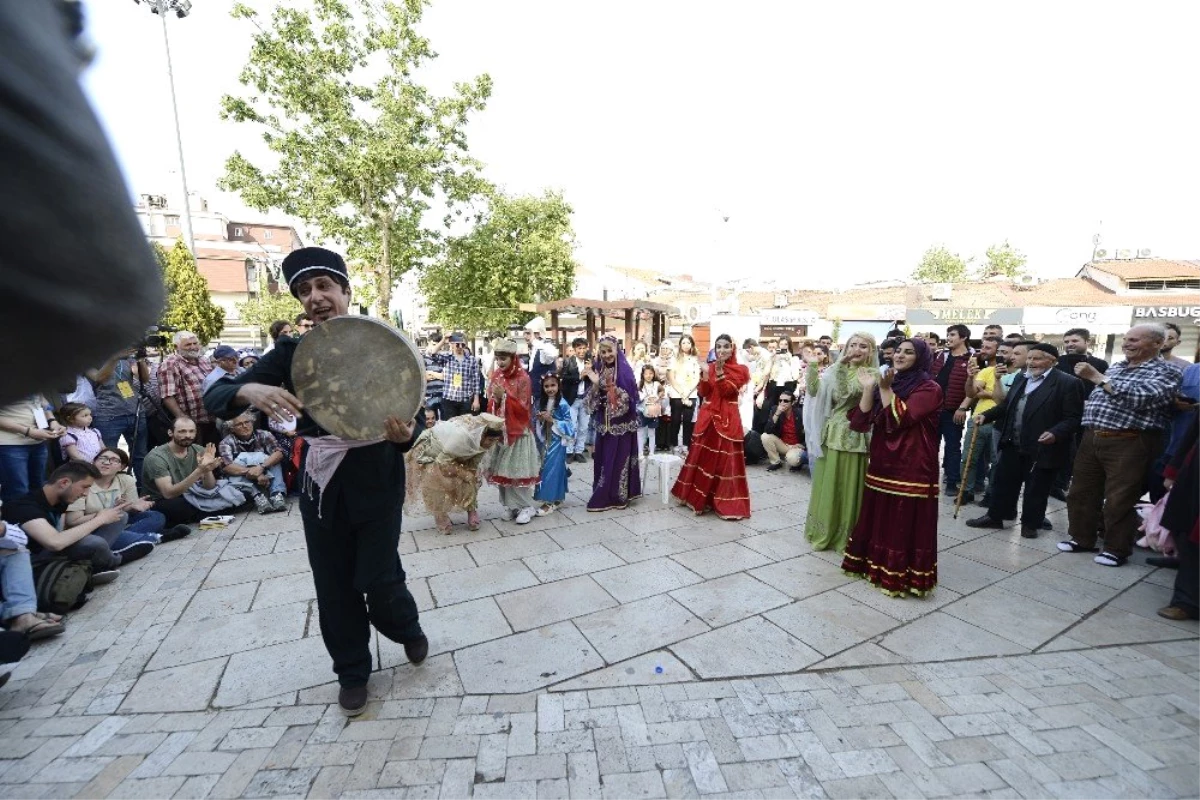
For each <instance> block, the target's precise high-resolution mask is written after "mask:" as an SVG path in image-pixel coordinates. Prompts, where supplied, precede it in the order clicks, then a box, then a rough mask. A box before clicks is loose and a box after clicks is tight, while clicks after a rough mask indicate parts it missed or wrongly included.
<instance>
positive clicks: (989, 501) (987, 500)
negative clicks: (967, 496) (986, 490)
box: [979, 494, 992, 508]
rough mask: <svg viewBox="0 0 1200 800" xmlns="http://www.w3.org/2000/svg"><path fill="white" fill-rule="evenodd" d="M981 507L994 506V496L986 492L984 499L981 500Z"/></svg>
mask: <svg viewBox="0 0 1200 800" xmlns="http://www.w3.org/2000/svg"><path fill="white" fill-rule="evenodd" d="M979 507H980V508H991V507H992V498H990V497H988V496H987V495H986V494H985V495H984V496H983V499H982V500H980V501H979Z"/></svg>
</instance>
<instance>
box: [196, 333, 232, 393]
mask: <svg viewBox="0 0 1200 800" xmlns="http://www.w3.org/2000/svg"><path fill="white" fill-rule="evenodd" d="M212 357H213V362H214V363H215V364H216V366H215V367H213V371H212V372H210V373H208V374H207V375H205V376H204V381H203V382H202V383H201V384H200V393H201V394H203V393H204V392H207V391H208V387H210V386H212V385H213V384H214V383H216V382H217V381H219V380H221V378H224V377H225V376H226V375H229V376H230V377H232V376H234V375H237V374H238V372H239V370H238V354H237V350H234V349H233V348H232V347H230V346H229V345H227V344H223V345H221V346H220V347H218V348H217V349H216V350H214V351H213V356H212Z"/></svg>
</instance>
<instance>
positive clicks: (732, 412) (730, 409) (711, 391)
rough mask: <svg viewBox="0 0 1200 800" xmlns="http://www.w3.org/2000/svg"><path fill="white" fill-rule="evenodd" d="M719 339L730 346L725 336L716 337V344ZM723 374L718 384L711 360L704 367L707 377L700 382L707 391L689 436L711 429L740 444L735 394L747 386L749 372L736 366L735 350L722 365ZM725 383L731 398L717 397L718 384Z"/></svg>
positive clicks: (741, 433)
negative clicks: (706, 367)
mask: <svg viewBox="0 0 1200 800" xmlns="http://www.w3.org/2000/svg"><path fill="white" fill-rule="evenodd" d="M721 339H725V340H727V341H728V342H729V343H730V345H732V344H733V340H732V339H729V337H727V336H725V335H721V336H718V337H717V340H718V341H719V340H721ZM724 372H725V374H724V376H723V377H722V378H721V379H720V380H719V381H718V379H717V362H716V361H715V360H714V361H713V362H712V363H711V364H709V365H708V375H707V377H706V379H705V381H704V383H705V384H707V386H708V389H707V391H705V392H703V395H704V402H703V403H701V404H700V411H699V413H698V414H697V415H696V427H695V429H694V431H693V433H692V435H693V436H696V435H698V434H701V433H703V432H704V431H705V429H707V428H708V426H709V425H712V426H713V427H714V428H715V429H716V431H717V433H718V434H719V435H720V436H721V437H722V438H725V439H730V440H732V441H736V442H741V441H742V440H743V438H744V437H745V432H744V431H743V430H742V415H741V411H740V410H739V409H738V401H737V393H738V392H740V391H741V388H742V387H743V386H745V385H746V384H747V383H749V382H750V369H749V367H746V366H744V365H742V364H739V363H738V360H737V348H736V347H734V348H733V353H732V354H730V356H729V360H728V361H726V362H725V366H724ZM725 382H730V383H732V384H733V388H734V392H733V397H732V398H726V397H724V396H722V394H721V390H722V386H721V384H723V383H725Z"/></svg>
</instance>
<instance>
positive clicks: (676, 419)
mask: <svg viewBox="0 0 1200 800" xmlns="http://www.w3.org/2000/svg"><path fill="white" fill-rule="evenodd" d="M699 402H700V398H698V397H697V398H696V399H694V400H692V404H691V405H690V406H685V405H684V404H683V401H682V400H680V399H679V398H678V397H672V398H671V425H670V430H669V431H667V446H668V447H674V446H675V445H677V444H682V445H683V446H684V447H688V446H689V445H691V443H692V415H693V414H694V413H696V404H697V403H699ZM681 431H682V433H683V439H682V441H681V440H680V438H679V434H680V432H681ZM654 444H655V447H657V446H658V440H655V442H654Z"/></svg>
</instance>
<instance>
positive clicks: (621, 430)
mask: <svg viewBox="0 0 1200 800" xmlns="http://www.w3.org/2000/svg"><path fill="white" fill-rule="evenodd" d="M600 341H601V342H602V343H605V344H611V345H612V346H613V349H614V350H616V351H617V363H616V365H615V366H614V367H605V366H603V365H602V364H601V362H600V361H599V360H597V361H596V365H595V369H596V374H598V375H599V376H600V382H599V383H598V384H597V385H596V390H595V391H593V392H592V393H591V394H589V395H588V398H587V401H586V402H587V408H588V410H589V411H590V412H591V414H592V425H593V426H594V427H595V430H596V449H595V452H594V453H593V461H594V463H593V469H594V479H593V483H592V499H591V500H589V501H588V505H587V507H588V511H607V510H608V509H610V508H625V506H627V505H629V501H630V500H633V499H634V498H637V497H641V496H642V476H641V474H640V473H639V472H638V444H637V428H638V420H637V401H638V388H637V381H635V380H634V377H633V369H632V368H631V367H630V366H629V362H628V361H626V360H625V354H624V353H622V352H621V351H620V349H618V348H617V342H616V340H615V339H612V338H610V337H605V338H604V339H601V340H600Z"/></svg>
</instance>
